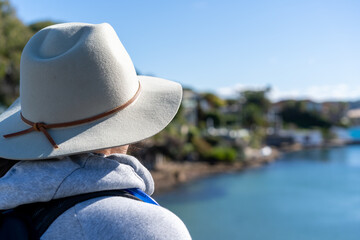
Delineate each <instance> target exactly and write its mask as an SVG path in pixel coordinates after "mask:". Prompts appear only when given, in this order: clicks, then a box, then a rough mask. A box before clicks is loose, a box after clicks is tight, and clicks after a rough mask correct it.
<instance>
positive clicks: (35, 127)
mask: <svg viewBox="0 0 360 240" xmlns="http://www.w3.org/2000/svg"><path fill="white" fill-rule="evenodd" d="M140 92H141V85H140V82H139V88H138V90H137V91H136V93H135V95H134V96H133V97H132V98H131V99H130V100H128V101H127V102H126V103H124V104H123V105H120V106H118V107H116V108H113V109H111V110H110V111H107V112H104V113H101V114H98V115H95V116H93V117H89V118H84V119H81V120H76V121H71V122H65V123H54V124H46V123H42V122H36V123H34V122H32V121H30V120H28V119H26V118H25V117H24V116H23V115H22V113H20V115H21V119H22V120H23V121H24V122H25V123H26V124H28V125H30V126H31V127H30V128H28V129H25V130H22V131H20V132H15V133H10V134H6V135H3V137H4V138H10V137H16V136H20V135H24V134H27V133H30V132H33V131H37V132H42V133H43V134H44V135H45V137H46V138H47V139H48V141H49V142H50V143H51V145H52V146H53V147H54V148H59V146H58V145H57V144H56V143H55V141H54V139H53V138H52V137H51V136H50V134H49V133H48V132H47V130H46V129H51V128H63V127H72V126H76V125H80V124H84V123H89V122H93V121H96V120H99V119H101V118H104V117H107V116H109V115H111V114H114V113H116V112H119V111H121V110H123V109H125V108H126V107H127V106H129V105H130V104H131V103H133V102H134V101H135V100H136V99H137V98H138V97H139V95H140Z"/></svg>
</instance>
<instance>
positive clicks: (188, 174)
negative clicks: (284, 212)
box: [150, 142, 359, 196]
mask: <svg viewBox="0 0 360 240" xmlns="http://www.w3.org/2000/svg"><path fill="white" fill-rule="evenodd" d="M353 144H359V143H358V142H356V143H353V142H348V143H344V142H341V143H338V142H337V143H334V142H333V143H331V144H323V145H318V146H301V145H299V144H294V145H292V146H286V147H283V148H271V150H272V152H271V154H270V155H268V156H261V154H260V153H259V150H255V149H249V157H247V158H246V160H244V161H241V162H235V163H233V164H226V163H217V164H209V163H206V162H181V163H180V162H171V161H163V162H161V163H159V164H158V166H157V167H156V170H152V171H150V172H151V175H152V176H153V179H154V182H155V192H154V195H155V196H156V195H157V194H162V193H166V192H169V191H171V190H173V189H175V188H176V187H178V186H180V185H182V184H185V183H188V182H191V181H194V180H197V179H201V178H205V177H208V176H213V175H217V174H226V173H234V172H241V171H243V170H247V169H251V168H258V167H262V166H264V165H267V164H269V163H271V162H274V161H276V160H277V159H278V158H279V157H280V156H281V155H282V154H285V153H290V152H299V151H302V150H307V149H316V148H317V149H322V148H334V147H343V146H346V145H353Z"/></svg>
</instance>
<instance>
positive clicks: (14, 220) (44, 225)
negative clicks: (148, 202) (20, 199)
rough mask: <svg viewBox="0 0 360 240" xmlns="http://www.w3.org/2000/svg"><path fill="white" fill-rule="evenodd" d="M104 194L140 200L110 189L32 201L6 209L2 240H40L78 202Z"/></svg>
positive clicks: (0, 225)
mask: <svg viewBox="0 0 360 240" xmlns="http://www.w3.org/2000/svg"><path fill="white" fill-rule="evenodd" d="M104 196H120V197H126V198H130V199H134V200H138V201H144V200H143V199H141V196H140V197H135V196H134V194H132V192H131V191H128V190H109V191H101V192H93V193H86V194H81V195H76V196H71V197H66V198H60V199H55V200H51V201H49V202H39V203H30V204H26V205H21V206H19V207H16V208H14V209H10V210H5V211H2V212H1V215H0V239H1V240H38V239H40V237H41V236H42V235H43V234H44V233H45V231H46V230H47V229H48V227H49V226H50V225H51V223H52V222H53V221H55V219H56V218H57V217H59V216H60V215H61V214H62V213H64V212H65V211H66V210H68V209H69V208H71V207H73V206H75V205H76V204H77V203H80V202H83V201H86V200H89V199H92V198H97V197H104Z"/></svg>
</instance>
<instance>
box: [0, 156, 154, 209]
mask: <svg viewBox="0 0 360 240" xmlns="http://www.w3.org/2000/svg"><path fill="white" fill-rule="evenodd" d="M126 188H139V189H141V190H142V191H144V192H146V193H147V194H149V195H151V194H152V193H153V192H154V181H153V179H152V177H151V174H150V172H149V171H148V170H147V169H146V168H145V167H144V166H143V165H142V164H141V163H140V162H139V161H138V160H137V159H136V158H134V157H132V156H129V155H124V154H114V155H109V156H107V157H106V156H105V155H103V154H93V153H86V154H80V155H73V156H67V157H63V158H61V159H50V160H41V161H20V162H18V163H16V164H15V165H14V166H13V167H12V168H11V169H10V170H9V171H8V172H7V173H6V174H5V175H4V176H3V177H2V178H0V192H1V195H0V209H1V210H4V209H10V208H14V207H17V206H19V205H23V204H27V203H33V202H47V201H50V200H52V199H57V198H63V197H68V196H74V195H78V194H83V193H89V192H97V191H103V190H114V189H126Z"/></svg>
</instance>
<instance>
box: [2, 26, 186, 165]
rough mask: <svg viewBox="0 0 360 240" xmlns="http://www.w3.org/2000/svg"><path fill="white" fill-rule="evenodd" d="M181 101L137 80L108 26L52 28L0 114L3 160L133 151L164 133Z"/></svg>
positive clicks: (157, 84)
mask: <svg viewBox="0 0 360 240" xmlns="http://www.w3.org/2000/svg"><path fill="white" fill-rule="evenodd" d="M181 98H182V88H181V85H180V84H178V83H176V82H173V81H169V80H165V79H160V78H156V77H148V76H137V75H136V72H135V69H134V66H133V63H132V61H131V59H130V57H129V55H128V54H127V52H126V50H125V48H124V47H123V45H122V44H121V42H120V40H119V38H118V37H117V35H116V33H115V31H114V29H113V28H112V27H111V26H110V25H109V24H106V23H104V24H96V25H93V24H84V23H66V24H57V25H53V26H50V27H47V28H44V29H43V30H41V31H39V32H38V33H36V34H35V35H34V36H33V37H32V38H31V39H30V40H29V42H28V43H27V45H26V46H25V48H24V51H23V53H22V56H21V64H20V97H19V99H18V100H17V101H15V102H14V103H13V104H12V106H10V108H9V109H7V110H6V111H5V112H4V113H3V114H1V115H0V157H3V158H7V159H17V160H38V159H47V158H53V157H60V156H65V155H72V154H76V153H82V152H90V151H94V150H100V149H105V148H111V147H116V146H121V145H126V144H131V143H134V142H137V141H140V140H143V139H145V138H148V137H151V136H153V135H154V134H156V133H158V132H159V131H161V130H162V129H163V128H165V127H166V126H167V125H168V124H169V123H170V121H171V120H172V119H173V117H174V116H175V114H176V112H177V110H178V108H179V106H180V103H181ZM114 109H115V111H113V112H109V111H111V110H114ZM22 116H23V118H22ZM91 119H95V120H91ZM83 120H85V121H83ZM89 120H90V121H89ZM74 121H75V123H76V122H78V123H77V124H71V123H74ZM26 122H27V123H26ZM29 122H30V123H29ZM79 122H80V123H79ZM64 123H65V124H66V123H70V126H66V127H61V125H62V124H64ZM41 124H42V125H41ZM56 125H60V127H54V128H52V127H51V126H56ZM44 126H45V127H44ZM49 126H50V127H49ZM42 127H43V128H42ZM41 128H42V129H41ZM26 129H30V130H28V131H27V132H25V133H21V134H18V135H16V134H15V135H16V136H10V137H9V136H8V135H9V134H13V133H17V132H20V131H23V130H26ZM44 129H45V130H44ZM46 135H49V136H50V137H47V136H46ZM4 136H7V137H6V138H5V137H4ZM49 138H50V139H52V140H53V141H54V143H56V147H57V146H58V148H55V147H54V146H55V145H54V144H52V143H51V141H50V140H49Z"/></svg>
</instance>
